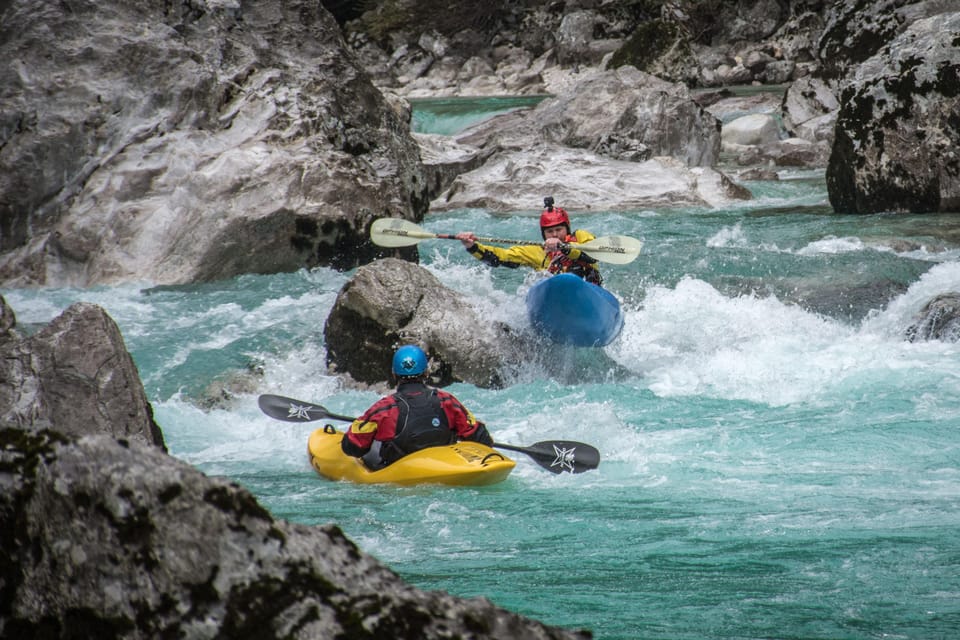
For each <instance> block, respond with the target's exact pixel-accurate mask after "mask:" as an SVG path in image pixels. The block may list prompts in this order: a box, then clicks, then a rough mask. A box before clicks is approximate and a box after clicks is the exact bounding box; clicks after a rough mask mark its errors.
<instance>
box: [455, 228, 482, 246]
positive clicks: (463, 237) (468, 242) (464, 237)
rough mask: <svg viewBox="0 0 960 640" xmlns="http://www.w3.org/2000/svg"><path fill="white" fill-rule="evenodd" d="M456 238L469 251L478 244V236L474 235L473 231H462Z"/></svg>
mask: <svg viewBox="0 0 960 640" xmlns="http://www.w3.org/2000/svg"><path fill="white" fill-rule="evenodd" d="M456 238H457V240H459V241H460V242H462V243H463V246H464V247H466V248H467V249H469V248H470V247H472V246H473V245H475V244H477V236H475V235H474V234H473V231H461V232H460V233H458V234H457V235H456Z"/></svg>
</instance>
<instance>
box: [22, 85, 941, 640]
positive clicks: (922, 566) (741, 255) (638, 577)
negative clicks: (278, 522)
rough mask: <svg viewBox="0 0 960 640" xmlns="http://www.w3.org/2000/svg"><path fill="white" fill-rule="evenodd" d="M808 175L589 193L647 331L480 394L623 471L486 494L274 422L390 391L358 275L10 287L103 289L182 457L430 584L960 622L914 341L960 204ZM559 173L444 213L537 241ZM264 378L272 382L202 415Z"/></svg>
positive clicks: (487, 289) (588, 224) (39, 310)
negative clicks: (363, 362) (676, 194)
mask: <svg viewBox="0 0 960 640" xmlns="http://www.w3.org/2000/svg"><path fill="white" fill-rule="evenodd" d="M502 106H503V105H501V104H496V105H488V107H489V108H493V109H499V108H501V107H502ZM484 109H485V106H484V104H483V101H482V100H481V101H478V102H477V103H476V105H475V107H474V109H473V115H474V116H478V115H480V114H482V113H483V112H484ZM466 114H467V116H470V115H471V110H470V109H466ZM429 116H430V117H429V118H427V119H426V121H427V122H428V124H427V127H428V128H430V127H433V130H436V131H441V132H445V131H448V130H449V128H450V126H451V124H450V122H449V121H448V120H444V118H443V115H442V113H441V114H440V115H438V114H437V113H431V114H429ZM455 117H456V118H464V117H465V116H464V109H463V108H460V109H459V110H458V111H457V114H456V116H455ZM421 121H422V120H421ZM456 126H459V125H458V124H457V125H456ZM445 127H446V129H445ZM780 177H781V179H780V180H779V181H772V182H747V183H745V184H746V186H747V187H748V188H750V190H751V191H752V192H753V194H754V196H755V197H754V199H753V200H751V201H749V202H744V203H740V204H738V205H736V206H735V207H731V208H727V209H719V210H716V209H695V208H683V209H657V210H641V211H605V212H591V213H590V214H582V213H578V212H575V211H572V212H571V215H572V216H573V218H574V225H575V226H578V227H582V228H586V229H588V230H590V231H592V232H593V233H594V234H595V235H598V236H600V235H610V234H625V235H631V236H635V237H638V238H641V239H642V240H643V241H644V243H645V244H644V248H643V252H642V254H641V255H640V257H639V258H638V259H637V260H636V261H634V262H633V263H631V264H630V265H626V266H615V265H606V266H605V268H604V270H603V272H604V276H605V279H606V285H607V288H608V289H610V290H611V291H613V292H614V293H615V294H616V295H617V296H619V297H620V298H621V300H622V302H623V306H624V309H625V310H626V325H625V328H624V331H623V333H622V335H621V336H620V338H618V339H617V340H616V341H615V342H613V343H612V344H611V345H609V346H608V347H606V348H604V349H602V350H590V349H573V348H557V347H553V348H545V349H544V351H543V353H542V354H541V356H540V358H538V359H537V361H532V362H525V363H519V366H518V367H517V369H516V370H515V371H513V372H511V375H510V377H509V379H508V384H507V385H506V386H505V387H504V388H502V389H496V390H492V389H482V388H478V387H475V386H472V385H469V384H458V385H454V386H453V387H451V388H450V390H451V391H452V392H453V393H455V394H456V395H457V396H458V397H459V398H460V399H461V400H463V401H464V403H465V404H467V406H469V407H470V408H471V409H472V410H473V411H474V413H476V414H477V416H478V417H479V418H481V419H482V420H484V421H485V422H486V423H487V425H488V426H489V428H490V430H491V432H492V433H493V435H494V437H495V438H496V439H497V440H499V441H501V442H507V443H512V444H520V445H524V444H531V443H533V442H536V441H539V440H547V439H568V440H578V441H582V442H587V443H590V444H592V445H594V446H596V447H597V448H598V449H599V450H600V452H601V457H602V462H601V465H600V467H599V469H597V470H596V471H592V472H588V473H584V474H579V475H569V474H564V475H561V476H556V475H552V474H550V473H547V472H545V471H544V470H543V469H541V468H540V467H538V466H537V465H536V464H534V463H533V462H531V461H530V460H529V459H526V458H525V456H523V455H522V454H516V459H517V462H518V465H517V468H516V469H515V471H514V472H513V474H512V475H511V476H510V477H509V478H508V479H507V480H506V481H505V482H504V483H502V484H499V485H495V486H492V487H483V488H466V489H464V488H441V487H417V488H397V487H392V486H356V485H351V484H347V483H333V482H328V481H325V480H323V479H321V478H320V477H319V476H317V475H316V474H315V473H314V472H313V471H312V470H311V468H310V465H309V463H308V461H307V457H306V441H307V436H308V435H309V433H310V431H311V429H312V428H313V426H319V425H307V424H289V423H283V422H277V421H274V420H271V419H270V418H268V417H267V416H265V415H263V414H262V413H261V412H260V411H259V410H258V408H257V404H256V396H257V394H259V393H278V394H281V395H287V396H292V397H296V398H300V399H304V400H308V401H312V402H315V403H319V404H322V405H324V406H325V407H327V408H328V409H329V410H330V411H333V412H336V413H345V414H355V413H357V412H360V411H362V410H363V409H365V408H366V407H367V406H368V405H369V404H370V403H372V402H373V401H374V400H375V399H376V398H377V397H379V393H378V392H377V391H376V390H357V389H352V388H350V387H348V386H347V385H344V384H343V383H342V382H341V381H340V380H339V379H337V378H336V377H333V376H330V375H328V373H327V371H326V367H325V349H326V347H325V345H324V340H323V325H324V321H325V319H326V317H327V314H328V313H329V311H330V309H331V307H332V305H333V302H334V300H335V298H336V295H337V293H338V291H339V290H340V288H341V287H342V286H343V285H344V284H345V283H346V282H347V281H348V280H349V278H350V277H351V276H352V272H348V273H340V272H336V271H333V270H331V269H325V268H318V269H314V270H312V271H300V272H297V273H291V274H281V275H273V276H242V277H238V278H235V279H233V280H230V281H225V282H218V283H213V284H206V285H198V286H185V287H162V288H157V287H151V286H150V284H149V283H138V284H129V285H124V286H117V287H103V288H96V289H88V290H79V289H41V290H6V291H4V292H3V294H4V296H5V297H6V299H7V301H8V303H9V304H10V305H11V306H12V307H13V309H14V311H15V312H16V314H17V319H18V323H19V324H20V325H22V326H24V327H26V328H27V329H28V330H29V329H30V328H31V327H35V326H39V325H40V324H42V323H46V322H48V321H49V320H51V319H52V318H53V317H55V316H56V315H57V314H59V313H60V312H61V311H62V310H63V309H65V308H66V307H67V306H69V304H71V303H72V302H75V301H78V300H85V301H89V302H93V303H96V304H99V305H101V306H103V307H104V308H105V309H106V310H107V311H108V312H109V313H110V315H111V316H112V317H113V318H114V319H115V320H116V321H117V323H118V324H119V326H120V329H121V331H122V332H123V336H124V339H125V341H126V344H127V347H128V349H129V350H130V351H131V353H132V354H133V357H134V360H135V362H136V363H137V366H138V368H139V370H140V374H141V377H142V379H143V383H144V387H145V389H146V392H147V395H148V397H149V399H150V401H151V403H152V404H153V406H154V410H155V413H156V419H157V422H158V423H159V424H160V426H161V427H162V429H163V432H164V435H165V437H166V441H167V445H168V447H169V448H170V452H171V454H172V455H174V456H176V457H178V458H180V459H182V460H184V461H186V462H188V463H190V464H193V465H195V466H196V467H198V468H199V469H201V470H202V471H204V472H205V473H207V474H210V475H218V476H226V477H229V478H231V479H233V480H235V481H237V482H238V483H240V484H242V485H244V486H245V487H247V488H248V489H249V490H250V491H252V492H253V493H254V494H255V495H256V496H257V498H258V499H259V500H260V501H261V503H262V504H263V505H264V506H266V507H267V508H268V509H269V510H270V511H271V512H272V513H273V514H274V515H275V516H276V517H280V518H284V519H288V520H291V521H296V522H301V523H306V524H320V523H330V522H333V523H336V524H338V525H339V526H341V527H342V528H343V530H344V531H345V532H346V533H347V535H348V536H349V537H350V538H351V539H353V540H354V541H355V542H357V544H359V545H360V547H361V548H363V549H364V550H365V551H367V552H369V553H371V554H373V555H375V556H377V557H378V558H380V559H381V560H382V561H383V562H385V563H386V564H387V565H389V566H390V567H391V568H393V569H394V570H395V571H396V572H398V573H399V574H400V575H401V576H402V577H403V578H405V579H406V580H407V581H409V582H410V583H412V584H414V585H416V586H418V587H420V588H422V589H428V590H429V589H441V590H445V591H448V592H450V593H453V594H455V595H459V596H465V597H472V596H484V597H487V598H489V599H490V600H492V601H493V602H494V603H496V604H497V605H500V606H502V607H505V608H508V609H511V610H514V611H516V612H518V613H521V614H523V615H526V616H530V617H534V618H537V619H540V620H542V621H543V622H545V623H548V624H553V625H561V626H566V627H577V628H578V627H586V628H589V629H591V630H593V632H594V634H595V637H596V638H598V639H602V640H621V639H623V640H625V639H633V638H650V639H654V638H656V639H661V638H662V639H672V640H679V639H703V638H736V639H746V638H750V639H754V638H756V639H759V638H809V639H823V640H827V639H858V640H859V639H863V640H866V639H874V638H916V639H924V640H931V639H938V638H944V639H947V638H956V637H960V345H958V343H950V342H940V341H928V342H913V343H912V342H909V341H907V340H906V339H905V337H904V336H905V332H906V330H907V328H908V327H909V326H910V325H911V324H912V323H913V322H914V317H915V315H916V313H917V312H918V311H919V309H920V308H921V307H922V305H923V304H924V303H925V302H926V301H927V300H929V299H930V298H931V297H933V296H934V295H936V294H938V293H942V292H946V291H951V290H953V291H957V290H960V251H958V249H957V248H956V247H952V246H950V245H949V244H948V243H944V242H942V241H941V240H939V238H940V237H941V236H942V234H941V233H940V232H941V231H942V230H943V229H944V228H948V227H949V226H951V225H955V224H956V223H955V217H953V216H894V215H873V216H847V215H840V214H836V213H833V212H832V211H831V209H830V207H829V204H828V202H827V196H826V187H825V183H824V176H823V173H822V172H818V171H800V170H796V171H781V172H780ZM544 195H549V194H531V207H530V211H528V212H524V213H518V214H516V215H494V214H492V213H490V212H486V211H483V210H473V209H471V210H462V211H455V212H451V213H445V214H442V215H431V216H428V218H427V220H426V221H425V223H424V225H423V226H424V227H425V228H426V229H428V230H430V231H434V232H438V233H440V232H443V233H447V232H456V231H459V230H473V231H475V232H476V233H478V235H486V236H495V237H506V238H526V237H536V235H537V228H536V224H537V222H536V208H537V206H538V205H539V202H540V199H541V198H542V196H544ZM558 204H561V205H562V203H558ZM893 240H896V242H893ZM904 240H906V242H904ZM420 249H421V262H422V264H423V265H424V266H425V267H426V268H427V269H429V270H430V271H431V272H432V273H434V274H435V275H436V276H437V277H438V278H439V279H440V280H441V281H442V282H443V283H444V284H446V285H447V286H449V287H451V288H453V289H456V290H457V291H460V292H462V293H463V294H464V295H466V296H467V297H468V299H469V300H470V301H471V302H472V304H474V305H475V306H476V307H477V308H478V309H479V310H480V311H481V312H482V313H484V314H485V315H486V316H488V317H489V318H490V319H491V321H499V322H504V323H507V324H509V325H511V326H516V327H518V328H521V329H522V328H524V326H525V323H526V319H525V317H524V314H523V313H522V309H523V305H522V297H521V295H522V292H523V291H524V290H525V288H526V287H527V286H529V282H530V280H529V277H530V274H529V273H528V272H523V271H513V270H506V269H500V270H492V269H489V268H487V267H485V266H483V265H482V264H480V263H479V262H477V261H476V260H474V259H473V258H471V257H470V256H468V255H467V254H466V253H465V252H464V251H463V250H462V248H461V247H460V244H459V243H457V242H450V241H441V240H436V241H425V242H423V243H422V244H421V246H420ZM477 357H483V354H477ZM238 370H240V371H249V372H250V373H251V377H252V379H254V380H256V381H257V382H256V386H255V387H252V388H251V389H250V391H249V393H242V394H240V395H239V397H238V398H236V399H235V400H234V402H233V403H232V404H230V405H228V406H229V408H213V409H204V408H201V404H202V403H200V402H199V401H198V398H202V397H204V395H205V394H206V393H207V390H208V388H209V386H210V384H211V382H214V381H217V380H220V379H226V378H228V377H230V376H232V375H234V374H235V372H236V371H238Z"/></svg>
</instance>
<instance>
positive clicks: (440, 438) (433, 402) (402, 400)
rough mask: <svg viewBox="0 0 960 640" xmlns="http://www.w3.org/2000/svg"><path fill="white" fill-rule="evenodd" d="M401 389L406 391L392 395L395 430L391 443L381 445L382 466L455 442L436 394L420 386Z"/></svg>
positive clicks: (454, 435)
mask: <svg viewBox="0 0 960 640" xmlns="http://www.w3.org/2000/svg"><path fill="white" fill-rule="evenodd" d="M405 386H408V387H410V388H405V389H404V390H403V391H398V392H397V393H395V394H393V399H394V401H395V402H396V406H397V410H398V415H397V430H396V434H395V435H394V437H393V440H390V441H389V442H384V443H383V446H382V447H381V449H380V458H381V459H382V460H383V462H384V464H390V463H392V462H395V461H396V460H399V459H400V458H402V457H403V456H405V455H407V454H409V453H413V452H414V451H419V450H420V449H426V448H427V447H437V446H441V445H445V444H453V443H454V442H456V441H457V434H456V433H454V432H453V430H452V429H450V424H449V421H448V420H447V413H446V412H445V411H444V410H443V406H442V404H441V401H440V398H439V396H438V395H437V390H436V389H431V388H430V387H427V386H426V385H420V384H417V385H405Z"/></svg>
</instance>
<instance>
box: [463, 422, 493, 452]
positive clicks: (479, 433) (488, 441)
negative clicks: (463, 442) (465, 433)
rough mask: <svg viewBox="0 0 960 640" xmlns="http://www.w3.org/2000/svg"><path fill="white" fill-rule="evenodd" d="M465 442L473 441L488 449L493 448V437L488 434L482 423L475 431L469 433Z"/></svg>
mask: <svg viewBox="0 0 960 640" xmlns="http://www.w3.org/2000/svg"><path fill="white" fill-rule="evenodd" d="M467 440H473V441H474V442H479V443H480V444H485V445H487V446H488V447H492V446H493V437H492V436H491V435H490V432H489V431H487V426H486V425H485V424H483V423H482V422H481V423H479V424H478V425H477V430H476V431H474V432H473V433H471V434H470V436H469V437H468V438H467Z"/></svg>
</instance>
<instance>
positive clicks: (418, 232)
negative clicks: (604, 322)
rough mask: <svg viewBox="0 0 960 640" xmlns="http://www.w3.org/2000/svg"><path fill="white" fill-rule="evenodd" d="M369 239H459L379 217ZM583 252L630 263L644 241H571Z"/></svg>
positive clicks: (388, 242) (408, 242) (385, 242)
mask: <svg viewBox="0 0 960 640" xmlns="http://www.w3.org/2000/svg"><path fill="white" fill-rule="evenodd" d="M370 238H371V239H372V240H373V242H374V243H375V244H377V245H380V246H381V247H409V246H412V245H415V244H418V243H419V242H420V241H422V240H432V239H440V240H459V238H458V237H457V236H456V235H454V234H452V233H431V232H429V231H424V230H423V229H422V228H421V227H420V226H419V225H416V224H414V223H412V222H410V221H408V220H404V219H402V218H379V219H377V220H374V221H373V224H372V225H370ZM474 238H475V239H476V240H477V241H479V242H487V243H490V244H512V245H530V246H542V245H543V242H538V241H533V240H511V239H508V238H489V237H481V236H474ZM569 245H570V246H576V247H577V248H579V249H580V250H581V251H584V252H586V253H587V255H589V256H590V257H591V258H594V259H595V260H597V261H598V262H609V263H611V264H628V263H630V262H633V260H634V259H635V258H636V257H637V256H638V255H639V254H640V249H641V247H642V246H643V243H642V242H641V241H640V240H637V239H636V238H631V237H629V236H605V237H602V238H594V239H593V240H589V241H587V242H583V243H569Z"/></svg>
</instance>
